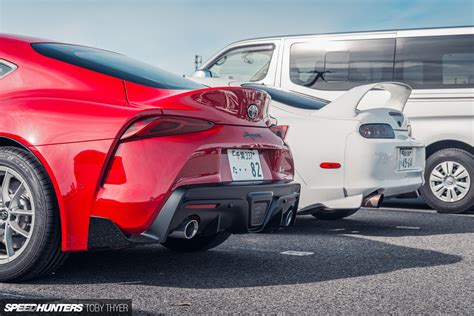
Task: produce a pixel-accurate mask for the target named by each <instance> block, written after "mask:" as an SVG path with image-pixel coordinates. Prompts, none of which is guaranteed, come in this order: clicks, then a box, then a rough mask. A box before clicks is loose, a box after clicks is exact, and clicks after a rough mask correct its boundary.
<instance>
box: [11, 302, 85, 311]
mask: <svg viewBox="0 0 474 316" xmlns="http://www.w3.org/2000/svg"><path fill="white" fill-rule="evenodd" d="M84 309H85V308H84V304H62V303H59V304H57V303H44V304H35V303H29V304H28V303H20V304H15V303H7V304H5V308H4V309H3V311H4V312H6V313H11V312H20V313H23V312H29V313H52V312H54V313H80V312H82V311H84Z"/></svg>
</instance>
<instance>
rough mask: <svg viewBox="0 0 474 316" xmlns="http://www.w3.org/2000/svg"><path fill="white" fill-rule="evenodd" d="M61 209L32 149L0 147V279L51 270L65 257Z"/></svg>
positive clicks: (28, 276)
mask: <svg viewBox="0 0 474 316" xmlns="http://www.w3.org/2000/svg"><path fill="white" fill-rule="evenodd" d="M60 243H61V234H60V223H59V212H58V207H57V202H56V198H55V195H54V190H53V188H52V185H51V181H50V179H49V178H48V175H47V174H46V171H45V170H44V168H43V167H42V166H41V164H40V163H39V162H38V160H37V159H36V157H34V156H33V155H32V154H31V153H29V152H27V151H25V150H22V149H19V148H14V147H0V281H23V280H29V279H34V278H38V277H41V276H44V275H47V274H49V273H51V272H53V271H54V270H55V269H56V268H58V267H59V265H60V264H61V263H62V262H63V261H64V260H63V259H64V258H65V254H63V253H62V252H61V244H60Z"/></svg>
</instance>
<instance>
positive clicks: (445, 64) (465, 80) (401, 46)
mask: <svg viewBox="0 0 474 316" xmlns="http://www.w3.org/2000/svg"><path fill="white" fill-rule="evenodd" d="M395 80H400V81H404V82H406V83H408V84H409V85H411V86H412V87H413V88H415V89H439V88H472V87H474V35H454V36H430V37H413V38H399V39H398V40H397V53H396V64H395Z"/></svg>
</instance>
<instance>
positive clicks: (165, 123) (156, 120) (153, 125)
mask: <svg viewBox="0 0 474 316" xmlns="http://www.w3.org/2000/svg"><path fill="white" fill-rule="evenodd" d="M213 126H214V123H212V122H209V121H205V120H200V119H194V118H189V117H180V116H158V117H152V118H146V119H142V120H139V121H137V122H135V123H133V124H132V125H131V126H130V127H129V128H128V129H127V130H126V131H125V133H123V135H122V137H121V138H120V139H121V140H133V139H140V138H149V137H163V136H170V135H177V134H187V133H196V132H203V131H207V130H209V129H211V128H212V127H213Z"/></svg>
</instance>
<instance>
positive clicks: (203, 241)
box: [163, 232, 231, 252]
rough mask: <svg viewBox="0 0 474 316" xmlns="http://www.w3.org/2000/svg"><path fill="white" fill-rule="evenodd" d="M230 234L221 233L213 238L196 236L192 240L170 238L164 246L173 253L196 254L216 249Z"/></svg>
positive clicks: (212, 236)
mask: <svg viewBox="0 0 474 316" xmlns="http://www.w3.org/2000/svg"><path fill="white" fill-rule="evenodd" d="M230 235H231V234H230V233H228V232H220V233H217V234H215V235H211V236H199V235H198V236H196V237H194V238H192V239H180V238H172V237H168V238H167V239H166V242H164V243H163V246H165V247H166V248H168V249H170V250H173V251H180V252H195V251H205V250H209V249H212V248H215V247H217V246H219V245H220V244H222V243H223V242H224V241H226V240H227V239H228V238H229V237H230Z"/></svg>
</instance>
